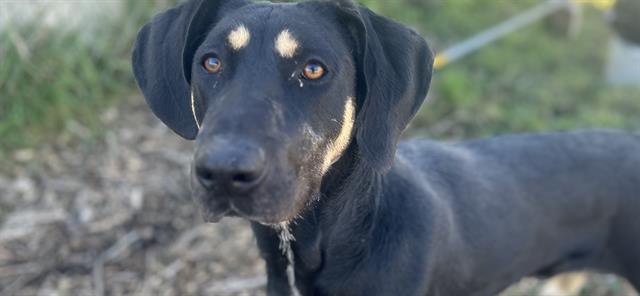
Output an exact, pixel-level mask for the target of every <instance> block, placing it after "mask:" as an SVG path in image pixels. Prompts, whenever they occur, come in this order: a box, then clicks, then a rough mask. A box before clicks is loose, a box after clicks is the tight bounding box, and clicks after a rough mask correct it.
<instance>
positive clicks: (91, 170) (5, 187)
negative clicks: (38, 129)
mask: <svg viewBox="0 0 640 296" xmlns="http://www.w3.org/2000/svg"><path fill="white" fill-rule="evenodd" d="M129 101H131V102H135V103H126V104H124V106H122V107H119V108H118V109H110V110H106V111H105V112H104V113H103V114H102V115H100V116H101V118H102V120H103V121H104V122H105V124H106V125H107V126H108V127H109V129H108V132H106V135H105V137H104V138H101V140H91V139H90V138H91V136H90V133H89V132H88V131H87V130H86V129H84V128H83V127H81V126H78V125H77V124H71V125H70V127H69V130H70V132H72V133H75V134H76V136H79V137H80V138H82V137H84V138H86V140H85V141H76V142H75V143H68V142H65V141H64V140H61V141H59V142H60V143H52V144H50V145H45V146H43V147H39V148H37V149H31V150H23V151H18V152H16V153H15V154H14V155H11V156H10V157H14V158H15V159H17V161H18V162H19V163H21V165H20V166H19V167H18V168H16V169H15V170H13V172H12V173H11V174H10V175H9V174H5V175H4V176H3V175H0V196H1V198H0V295H98V296H100V295H263V292H262V289H263V285H264V282H265V278H264V263H263V262H262V261H261V260H260V259H259V257H258V254H257V250H256V247H255V241H254V239H253V237H252V234H251V231H250V228H249V226H248V223H246V222H244V221H242V220H240V219H224V220H223V221H222V222H221V223H219V224H215V225H211V224H204V223H203V221H202V219H201V218H200V215H199V213H198V211H197V210H196V208H195V207H194V205H193V203H192V202H191V200H190V190H189V185H188V184H189V182H188V178H187V176H188V170H189V167H188V166H189V162H190V159H191V153H192V144H191V143H189V142H186V141H182V140H180V139H179V138H178V137H177V136H175V135H174V134H173V133H171V132H170V131H169V130H168V129H167V128H165V127H164V126H163V125H162V124H161V123H160V122H159V121H157V120H156V119H155V118H153V117H152V115H151V114H150V112H149V111H148V109H147V107H146V106H144V105H143V104H142V103H141V102H142V99H140V98H132V99H131V100H129ZM591 278H592V281H591V282H590V283H589V284H588V285H587V289H588V292H587V293H588V294H583V295H593V296H596V295H600V296H604V295H612V296H613V295H620V296H629V295H633V294H631V293H633V292H631V291H630V290H628V289H627V288H625V286H624V284H620V283H621V282H620V280H619V279H617V278H615V277H613V276H591ZM538 286H539V283H538V282H537V281H535V280H525V281H524V282H523V283H521V284H520V285H519V286H516V287H514V288H513V289H512V290H511V291H510V292H508V293H507V295H533V293H534V292H533V291H535V290H536V287H538Z"/></svg>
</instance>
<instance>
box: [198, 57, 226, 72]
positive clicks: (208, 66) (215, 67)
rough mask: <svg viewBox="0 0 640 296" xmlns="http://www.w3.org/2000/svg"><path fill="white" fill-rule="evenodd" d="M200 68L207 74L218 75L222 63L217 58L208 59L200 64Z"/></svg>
mask: <svg viewBox="0 0 640 296" xmlns="http://www.w3.org/2000/svg"><path fill="white" fill-rule="evenodd" d="M202 66H203V67H204V69H205V70H207V72H209V73H218V72H220V70H221V69H222V62H220V59H219V58H217V57H208V58H206V59H205V60H204V62H202Z"/></svg>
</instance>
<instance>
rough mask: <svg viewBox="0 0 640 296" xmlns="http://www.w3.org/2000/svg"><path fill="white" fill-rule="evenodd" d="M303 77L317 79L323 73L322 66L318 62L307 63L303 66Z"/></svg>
mask: <svg viewBox="0 0 640 296" xmlns="http://www.w3.org/2000/svg"><path fill="white" fill-rule="evenodd" d="M303 74H304V77H305V78H307V79H309V80H317V79H320V78H322V76H324V74H325V70H324V67H323V66H322V65H321V64H319V63H313V62H312V63H308V64H307V65H306V66H304V72H303Z"/></svg>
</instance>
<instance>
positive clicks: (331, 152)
mask: <svg viewBox="0 0 640 296" xmlns="http://www.w3.org/2000/svg"><path fill="white" fill-rule="evenodd" d="M355 110H356V108H355V106H354V105H353V98H352V97H349V98H347V102H346V103H345V106H344V115H343V116H342V127H341V128H340V133H339V134H338V137H337V138H336V139H335V140H334V141H333V142H332V143H331V144H329V148H327V152H326V155H325V158H324V163H323V164H322V173H326V172H327V170H329V168H330V167H331V165H332V164H333V163H335V162H336V161H337V160H338V159H339V158H340V156H342V153H343V152H344V150H345V149H347V146H348V145H349V142H351V134H352V132H353V124H354V121H355V115H356V111H355Z"/></svg>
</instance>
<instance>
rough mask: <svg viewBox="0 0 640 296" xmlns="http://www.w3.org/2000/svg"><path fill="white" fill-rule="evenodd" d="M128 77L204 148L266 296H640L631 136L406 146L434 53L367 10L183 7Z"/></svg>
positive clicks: (210, 189) (203, 198)
mask: <svg viewBox="0 0 640 296" xmlns="http://www.w3.org/2000/svg"><path fill="white" fill-rule="evenodd" d="M133 65H134V71H135V75H136V78H137V81H138V83H139V85H140V88H141V89H142V92H143V93H144V95H145V98H146V100H147V102H148V104H149V105H150V106H151V109H152V110H153V112H154V113H155V114H156V115H157V116H158V117H159V118H160V119H161V120H162V121H164V123H166V124H167V125H168V126H169V127H170V128H172V129H173V130H174V131H175V132H177V133H178V134H180V135H181V136H183V137H185V138H187V139H196V143H197V148H196V152H195V158H194V163H193V174H192V175H193V178H192V179H193V184H192V186H193V191H194V197H195V200H196V201H197V202H198V204H199V206H200V207H201V208H202V210H203V212H204V215H205V217H206V220H207V221H212V222H214V221H218V220H219V219H220V218H222V217H223V216H241V217H244V218H247V219H250V220H251V221H253V222H254V224H253V227H254V231H255V234H256V236H257V239H258V245H259V247H260V249H261V251H262V255H263V256H264V258H265V259H266V261H267V269H268V276H269V284H268V290H269V293H270V295H286V294H291V293H297V291H299V292H300V293H301V294H303V295H445V296H450V295H454V296H455V295H493V294H495V293H497V292H499V291H501V290H502V289H504V288H505V287H507V286H509V285H510V284H511V283H513V282H515V281H517V280H518V279H520V278H521V277H524V276H527V275H534V276H549V275H553V274H556V273H560V272H564V271H570V270H578V269H585V268H591V269H596V270H602V271H610V272H615V273H618V274H620V275H622V276H625V277H626V278H628V279H629V280H630V281H631V283H632V284H633V285H635V287H636V288H640V218H637V217H638V215H639V214H640V136H638V135H633V134H628V133H622V132H613V131H580V132H573V133H558V134H545V135H518V136H508V137H501V138H494V139H489V140H478V141H471V142H466V143H462V144H459V145H444V144H438V143H433V142H429V141H407V142H402V143H400V144H399V145H398V141H399V138H400V135H401V133H402V131H403V130H404V129H405V127H406V125H407V123H408V122H409V120H410V119H411V118H412V117H413V115H414V114H415V113H416V111H417V110H418V108H419V107H420V105H421V103H422V101H423V99H424V98H425V95H426V92H427V89H428V87H429V81H430V78H431V66H432V54H431V51H430V50H429V48H428V47H427V44H426V43H425V41H424V40H423V39H422V38H421V37H420V36H418V35H417V34H416V33H414V32H413V31H411V30H409V29H407V28H406V27H404V26H402V25H400V24H398V23H395V22H393V21H390V20H388V19H386V18H383V17H380V16H378V15H376V14H374V13H373V12H371V11H369V10H367V9H366V8H362V7H358V6H355V5H354V4H351V3H350V2H349V1H309V2H304V3H298V4H272V3H253V2H250V1H248V0H226V1H224V0H190V1H188V2H187V3H185V4H183V5H181V6H178V7H176V8H174V9H171V10H169V11H167V12H164V13H162V14H160V15H158V16H157V17H155V18H154V19H153V20H152V21H151V22H150V23H148V24H147V25H146V26H145V27H144V28H143V29H142V30H141V31H140V34H139V37H138V40H137V44H136V48H135V51H134V54H133ZM396 148H397V149H396ZM396 150H397V151H396ZM289 221H292V222H293V223H291V224H290V225H289V226H290V228H291V229H290V230H291V232H292V234H293V237H295V241H292V242H291V243H290V249H289V248H288V246H287V243H286V242H287V239H284V242H285V243H284V244H283V249H285V250H288V252H286V254H283V253H282V252H281V250H280V246H279V244H280V241H281V240H280V238H279V235H281V234H286V233H287V229H286V223H284V224H283V222H289ZM269 225H281V226H280V227H273V226H269ZM282 225H285V227H282ZM278 228H279V229H280V230H278ZM279 232H280V233H279ZM286 255H290V256H286ZM288 257H290V258H288ZM292 261H294V262H295V264H294V265H295V268H294V269H295V272H293V271H291V270H290V269H289V271H290V273H289V274H288V273H287V271H288V267H289V266H288V265H289V264H290V262H292ZM294 276H295V279H294ZM290 281H291V282H290ZM293 282H294V283H295V284H293ZM293 287H295V288H293Z"/></svg>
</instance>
